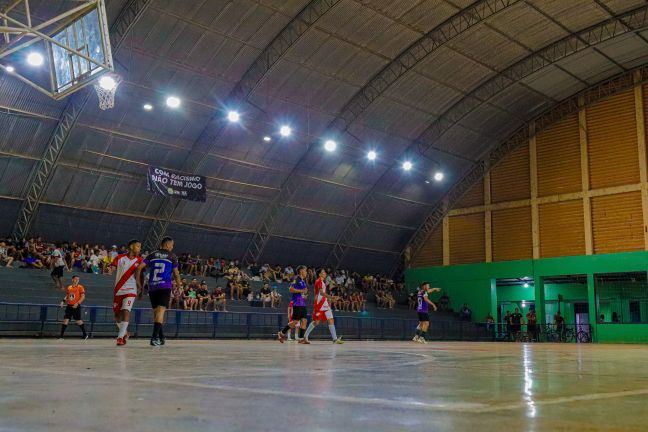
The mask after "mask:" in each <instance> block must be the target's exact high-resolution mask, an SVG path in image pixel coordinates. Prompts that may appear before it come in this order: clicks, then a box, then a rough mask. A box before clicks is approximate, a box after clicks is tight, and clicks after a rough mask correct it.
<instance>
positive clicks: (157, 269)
mask: <svg viewBox="0 0 648 432" xmlns="http://www.w3.org/2000/svg"><path fill="white" fill-rule="evenodd" d="M163 273H164V263H161V262H156V263H155V266H154V267H153V282H159V281H161V280H162V277H161V276H160V275H161V274H163Z"/></svg>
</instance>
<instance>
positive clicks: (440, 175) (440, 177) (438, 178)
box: [434, 171, 443, 181]
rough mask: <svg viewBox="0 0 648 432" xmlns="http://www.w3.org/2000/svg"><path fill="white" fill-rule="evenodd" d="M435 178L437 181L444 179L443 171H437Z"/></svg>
mask: <svg viewBox="0 0 648 432" xmlns="http://www.w3.org/2000/svg"><path fill="white" fill-rule="evenodd" d="M434 180H436V181H441V180H443V173H442V172H440V171H439V172H436V173H435V174H434Z"/></svg>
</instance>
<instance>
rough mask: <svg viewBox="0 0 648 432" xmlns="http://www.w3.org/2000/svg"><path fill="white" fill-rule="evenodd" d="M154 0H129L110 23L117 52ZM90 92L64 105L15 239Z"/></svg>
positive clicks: (24, 229)
mask: <svg viewBox="0 0 648 432" xmlns="http://www.w3.org/2000/svg"><path fill="white" fill-rule="evenodd" d="M151 2H152V0H130V1H129V2H128V3H127V4H126V5H125V6H124V7H123V8H122V10H121V11H120V12H119V15H118V16H117V19H116V20H115V22H114V23H113V24H112V25H111V26H110V43H111V46H112V48H113V52H114V53H116V52H117V51H118V50H119V48H120V47H121V46H122V44H123V42H124V40H125V37H126V35H127V34H128V32H129V31H130V30H131V29H132V28H133V26H134V25H135V23H137V21H139V19H140V18H141V16H142V14H143V13H144V11H145V10H146V8H147V7H148V6H149V5H150V4H151ZM91 95H92V91H91V90H89V89H87V88H84V89H82V90H80V91H78V92H77V93H75V94H74V95H72V96H71V97H70V100H69V101H68V103H67V105H66V106H65V108H64V109H63V112H62V113H61V116H60V118H59V121H58V124H57V125H56V127H55V128H54V130H53V132H52V135H51V136H50V138H49V141H48V143H47V148H46V149H45V152H44V154H43V157H42V159H41V160H40V162H39V163H38V165H37V166H36V169H35V170H34V171H33V172H32V174H31V176H30V177H29V179H28V181H27V182H26V183H25V189H24V190H26V191H27V193H26V197H25V199H24V200H23V202H22V205H21V207H20V211H19V213H18V219H17V220H16V223H15V225H14V227H13V231H12V237H13V238H14V239H22V238H24V237H26V236H27V234H28V233H29V229H30V227H31V224H32V222H33V219H34V216H35V214H36V210H37V209H38V206H39V204H40V201H41V199H42V198H43V195H44V194H45V191H46V190H47V186H48V185H49V183H50V181H51V180H52V175H53V173H54V166H55V165H56V162H57V161H58V159H59V157H60V155H61V153H62V150H63V147H65V144H66V143H67V142H68V140H69V138H70V133H71V131H72V129H73V128H74V126H75V125H76V123H77V121H78V120H79V117H80V115H81V112H82V111H83V109H84V108H85V106H86V104H87V103H88V100H89V99H90V96H91Z"/></svg>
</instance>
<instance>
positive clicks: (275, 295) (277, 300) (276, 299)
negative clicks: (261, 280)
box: [270, 285, 282, 308]
mask: <svg viewBox="0 0 648 432" xmlns="http://www.w3.org/2000/svg"><path fill="white" fill-rule="evenodd" d="M281 297H282V296H281V294H279V291H277V286H276V285H275V286H273V287H272V292H271V293H270V298H271V299H272V302H271V305H270V306H271V307H273V308H278V307H279V306H281Z"/></svg>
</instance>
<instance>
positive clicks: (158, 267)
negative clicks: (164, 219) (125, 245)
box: [135, 237, 182, 346]
mask: <svg viewBox="0 0 648 432" xmlns="http://www.w3.org/2000/svg"><path fill="white" fill-rule="evenodd" d="M172 250H173V239H172V238H171V237H164V238H163V239H162V241H161V242H160V249H158V250H156V251H155V252H153V253H150V254H149V255H148V256H147V257H146V258H144V260H143V261H142V263H141V264H140V265H139V267H137V270H136V273H135V281H136V282H137V290H138V292H139V293H140V294H141V292H142V277H141V275H142V270H144V269H145V268H146V267H148V268H149V269H150V270H149V276H148V286H149V298H150V299H151V308H152V309H153V335H152V336H151V346H160V345H164V344H165V342H166V339H165V338H164V314H165V312H166V308H167V307H169V301H170V300H171V289H172V288H173V281H174V280H175V282H176V284H177V286H182V279H180V272H179V271H178V258H177V257H176V256H175V254H173V253H172V252H171V251H172Z"/></svg>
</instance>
